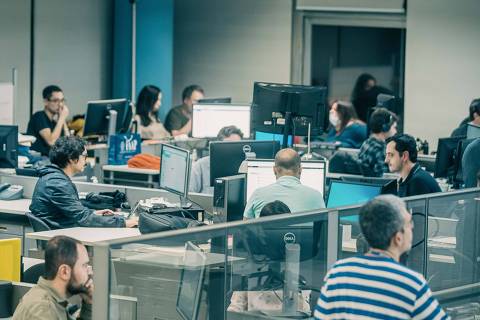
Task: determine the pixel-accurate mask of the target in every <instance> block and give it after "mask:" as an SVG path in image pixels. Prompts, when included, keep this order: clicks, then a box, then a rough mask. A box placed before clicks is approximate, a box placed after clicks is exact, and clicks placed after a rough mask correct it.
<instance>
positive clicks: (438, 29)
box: [405, 0, 480, 148]
mask: <svg viewBox="0 0 480 320" xmlns="http://www.w3.org/2000/svg"><path fill="white" fill-rule="evenodd" d="M479 13H480V1H478V0H457V1H451V0H409V1H408V12H407V38H406V65H405V132H407V133H410V134H412V135H414V136H417V137H420V138H423V139H428V141H429V143H430V144H431V145H432V144H433V146H434V148H436V143H437V140H438V138H440V137H446V136H449V135H450V133H451V132H452V130H453V129H454V128H456V127H457V126H458V124H459V122H460V121H461V120H462V119H463V118H465V117H466V116H467V115H468V106H469V104H470V102H471V100H472V99H473V98H476V97H480V63H479V54H480V19H479Z"/></svg>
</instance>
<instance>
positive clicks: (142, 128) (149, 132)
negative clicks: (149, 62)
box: [135, 85, 170, 139]
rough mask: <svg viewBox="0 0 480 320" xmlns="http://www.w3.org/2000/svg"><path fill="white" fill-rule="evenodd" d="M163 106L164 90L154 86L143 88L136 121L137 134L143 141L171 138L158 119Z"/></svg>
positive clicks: (137, 107) (138, 101)
mask: <svg viewBox="0 0 480 320" xmlns="http://www.w3.org/2000/svg"><path fill="white" fill-rule="evenodd" d="M161 105H162V90H160V88H158V87H156V86H154V85H148V86H145V87H143V88H142V90H141V91H140V94H139V95H138V99H137V105H136V115H135V121H136V122H137V132H138V133H139V134H140V136H141V137H142V139H164V138H166V137H169V136H170V133H169V132H168V131H167V130H166V129H165V127H164V126H163V124H162V123H161V122H160V120H159V119H158V110H159V109H160V106H161Z"/></svg>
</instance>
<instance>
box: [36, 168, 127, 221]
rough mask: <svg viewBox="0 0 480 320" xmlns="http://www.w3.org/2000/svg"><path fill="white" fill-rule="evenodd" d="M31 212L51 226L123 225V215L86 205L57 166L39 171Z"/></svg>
mask: <svg viewBox="0 0 480 320" xmlns="http://www.w3.org/2000/svg"><path fill="white" fill-rule="evenodd" d="M38 172H39V175H40V178H39V179H38V182H37V184H36V186H35V190H34V191H33V197H32V204H31V205H30V211H31V212H32V214H33V215H35V216H36V217H38V218H40V219H42V220H43V221H44V222H45V223H46V224H48V225H49V226H50V228H52V229H62V228H72V227H112V228H115V227H117V228H118V227H125V219H124V218H123V217H122V216H99V215H96V214H95V212H94V210H92V209H89V208H87V207H85V206H84V205H83V204H82V203H81V202H80V199H79V197H78V191H77V188H76V187H75V185H74V184H73V182H72V180H70V178H69V177H68V176H67V175H66V174H65V173H64V172H63V171H62V170H61V169H60V168H59V167H58V166H56V165H53V164H51V165H48V166H45V167H43V168H41V169H39V170H38Z"/></svg>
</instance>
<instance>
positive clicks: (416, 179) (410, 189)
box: [385, 134, 442, 197]
mask: <svg viewBox="0 0 480 320" xmlns="http://www.w3.org/2000/svg"><path fill="white" fill-rule="evenodd" d="M385 163H386V164H387V165H388V169H389V170H390V172H395V173H399V174H400V180H399V181H398V196H399V197H410V196H416V195H420V194H426V193H434V192H441V191H442V190H441V189H440V186H439V185H438V183H437V181H436V180H435V179H434V178H433V177H432V176H431V175H430V174H429V173H428V172H426V171H425V170H423V169H422V168H420V165H419V164H418V163H417V144H416V142H415V139H414V138H413V137H412V136H410V135H408V134H397V135H394V136H393V137H391V138H389V139H387V150H386V158H385Z"/></svg>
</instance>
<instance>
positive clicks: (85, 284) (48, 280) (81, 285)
mask: <svg viewBox="0 0 480 320" xmlns="http://www.w3.org/2000/svg"><path fill="white" fill-rule="evenodd" d="M93 290H94V286H93V278H92V267H91V265H90V260H89V258H88V253H87V249H86V248H85V246H84V245H82V244H81V243H80V242H79V241H78V240H76V239H73V238H70V237H66V236H56V237H53V238H52V239H50V240H49V241H48V243H47V248H46V249H45V274H44V275H43V277H40V279H39V280H38V283H37V284H36V285H35V286H34V287H33V288H32V289H30V291H28V292H27V293H26V294H25V295H24V296H23V297H22V299H21V301H20V303H19V305H18V306H17V309H16V310H15V313H14V314H13V320H32V319H36V320H42V319H45V320H47V319H48V320H51V319H58V320H63V319H65V320H67V319H68V320H70V319H82V320H87V319H92V298H93Z"/></svg>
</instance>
